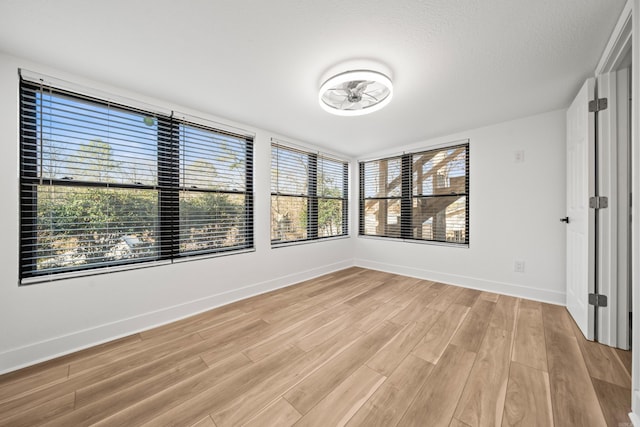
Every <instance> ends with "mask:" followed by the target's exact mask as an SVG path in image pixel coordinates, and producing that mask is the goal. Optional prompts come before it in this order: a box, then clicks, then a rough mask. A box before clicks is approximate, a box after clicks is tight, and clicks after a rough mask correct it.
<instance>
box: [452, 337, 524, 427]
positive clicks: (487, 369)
mask: <svg viewBox="0 0 640 427" xmlns="http://www.w3.org/2000/svg"><path fill="white" fill-rule="evenodd" d="M512 342H513V333H512V332H508V331H506V330H504V329H500V328H496V327H493V326H491V327H489V328H488V329H487V333H486V335H485V338H484V340H483V341H482V344H481V346H480V350H479V353H478V356H477V358H476V362H475V364H474V365H473V368H472V369H471V373H470V374H469V379H468V380H467V384H466V385H465V387H464V391H463V393H462V396H461V397H460V401H459V402H458V406H457V408H456V412H455V418H457V419H459V420H460V421H462V422H464V423H466V424H468V425H470V426H474V427H475V426H496V425H500V423H501V420H502V412H503V409H504V401H505V395H506V392H507V381H508V378H509V362H510V360H511V347H512Z"/></svg>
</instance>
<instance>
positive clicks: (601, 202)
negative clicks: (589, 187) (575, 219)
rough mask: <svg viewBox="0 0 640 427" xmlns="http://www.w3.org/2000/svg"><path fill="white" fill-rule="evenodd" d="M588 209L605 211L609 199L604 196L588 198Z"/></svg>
mask: <svg viewBox="0 0 640 427" xmlns="http://www.w3.org/2000/svg"><path fill="white" fill-rule="evenodd" d="M589 207H590V208H591V209H605V208H608V207H609V199H608V198H607V197H604V196H593V197H589Z"/></svg>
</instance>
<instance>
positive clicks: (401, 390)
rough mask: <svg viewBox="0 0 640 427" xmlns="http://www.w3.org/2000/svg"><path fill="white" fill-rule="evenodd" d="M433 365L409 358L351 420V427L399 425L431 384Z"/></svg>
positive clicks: (405, 359) (413, 357) (403, 361)
mask: <svg viewBox="0 0 640 427" xmlns="http://www.w3.org/2000/svg"><path fill="white" fill-rule="evenodd" d="M432 370H433V365H432V364H431V363H429V362H425V361H424V360H422V359H420V358H419V357H415V356H413V355H408V356H407V357H405V358H404V360H402V362H401V363H400V365H399V366H398V369H396V370H395V371H394V372H393V374H392V375H391V376H390V377H389V378H388V379H387V381H385V382H384V383H383V384H382V385H381V386H380V388H379V389H378V390H376V392H375V393H374V394H373V395H372V396H371V398H370V399H369V400H367V401H366V402H365V403H364V405H362V407H361V408H360V410H358V412H357V413H356V414H355V415H354V416H353V418H351V420H349V423H348V425H349V426H367V427H387V426H394V425H396V424H397V423H398V422H399V421H400V419H401V418H402V416H403V415H404V413H405V411H406V410H407V408H408V407H409V405H410V404H411V402H412V401H413V399H414V397H415V396H416V395H417V394H418V391H419V390H420V388H421V387H422V386H423V385H424V383H425V382H426V381H427V380H428V378H429V374H430V373H431V371H432Z"/></svg>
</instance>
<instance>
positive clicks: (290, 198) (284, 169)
mask: <svg viewBox="0 0 640 427" xmlns="http://www.w3.org/2000/svg"><path fill="white" fill-rule="evenodd" d="M347 208H348V163H347V162H345V161H343V160H339V159H334V158H331V157H328V156H325V155H322V154H319V153H314V152H309V151H304V150H300V149H296V148H293V147H290V146H286V145H282V144H278V143H273V144H272V145H271V241H272V243H273V244H275V245H277V244H281V243H287V242H293V241H306V240H317V239H321V238H327V237H334V236H342V235H346V234H347V232H348V231H347Z"/></svg>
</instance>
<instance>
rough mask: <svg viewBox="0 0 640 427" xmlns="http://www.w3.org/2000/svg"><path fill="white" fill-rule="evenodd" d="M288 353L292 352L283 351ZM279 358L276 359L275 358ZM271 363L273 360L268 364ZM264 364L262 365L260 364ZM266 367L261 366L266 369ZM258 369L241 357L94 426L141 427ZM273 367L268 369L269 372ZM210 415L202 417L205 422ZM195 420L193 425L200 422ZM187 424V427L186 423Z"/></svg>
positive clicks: (219, 364)
mask: <svg viewBox="0 0 640 427" xmlns="http://www.w3.org/2000/svg"><path fill="white" fill-rule="evenodd" d="M284 351H285V352H288V351H289V349H286V350H284ZM277 357H280V355H276V356H274V358H277ZM269 362H271V360H269ZM261 363H262V362H261ZM265 364H266V363H264V364H263V365H260V366H264V365H265ZM256 365H257V364H254V363H251V361H249V360H248V359H247V358H246V357H245V356H244V355H242V354H238V355H234V356H233V357H230V358H229V359H227V360H224V361H222V362H220V363H218V364H216V365H214V366H212V367H210V368H209V369H207V370H205V371H202V372H201V373H198V374H196V375H193V376H191V377H189V378H188V379H187V380H184V381H181V382H179V383H177V384H175V385H173V386H171V387H167V388H165V389H163V390H162V391H160V392H158V393H155V394H154V395H153V396H151V397H149V398H147V399H144V400H142V401H140V402H137V403H135V404H133V405H130V406H128V407H127V408H125V409H124V410H122V411H119V412H117V413H115V414H113V415H111V416H109V417H104V418H102V419H101V420H100V421H98V422H96V423H94V425H96V426H113V425H140V424H142V423H144V422H146V421H148V420H150V419H153V418H154V417H156V416H158V415H159V414H161V413H163V412H164V411H168V410H170V409H171V408H174V407H175V406H177V405H180V404H181V403H183V402H186V401H188V400H189V399H191V398H194V397H195V396H198V395H200V394H202V393H204V392H205V391H208V390H210V389H211V388H213V387H215V386H217V385H218V384H220V383H221V382H223V381H224V380H225V379H227V378H229V377H230V376H233V375H236V376H237V375H240V374H242V373H246V372H247V371H249V370H252V369H256ZM269 367H271V365H267V368H269ZM205 415H207V413H204V414H202V417H199V418H203V417H204V416H205ZM199 418H198V417H196V419H194V420H192V421H193V422H195V421H197V419H199ZM185 424H188V423H185Z"/></svg>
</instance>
